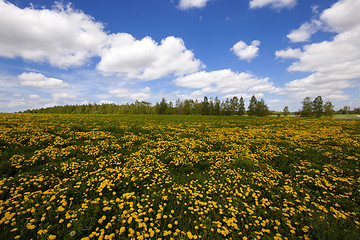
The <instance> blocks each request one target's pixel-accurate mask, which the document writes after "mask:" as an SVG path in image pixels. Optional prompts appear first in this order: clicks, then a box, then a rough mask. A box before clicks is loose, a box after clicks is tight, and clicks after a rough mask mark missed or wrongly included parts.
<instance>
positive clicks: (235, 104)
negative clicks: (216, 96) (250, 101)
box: [230, 96, 239, 115]
mask: <svg viewBox="0 0 360 240" xmlns="http://www.w3.org/2000/svg"><path fill="white" fill-rule="evenodd" d="M238 110H239V99H238V98H237V97H236V96H234V97H233V98H232V99H230V114H231V115H235V114H236V113H237V112H238Z"/></svg>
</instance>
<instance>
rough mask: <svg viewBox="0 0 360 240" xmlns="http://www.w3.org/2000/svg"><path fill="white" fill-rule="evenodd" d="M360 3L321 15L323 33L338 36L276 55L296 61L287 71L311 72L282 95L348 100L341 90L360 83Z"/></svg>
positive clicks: (347, 1)
mask: <svg viewBox="0 0 360 240" xmlns="http://www.w3.org/2000/svg"><path fill="white" fill-rule="evenodd" d="M359 12H360V2H359V1H354V0H342V1H339V2H337V3H336V4H334V5H333V6H332V7H330V8H329V9H326V10H325V11H323V13H322V14H321V15H320V20H321V21H322V23H321V24H322V25H323V29H328V30H329V31H334V32H335V33H336V34H337V35H336V36H335V37H333V39H331V40H328V41H322V42H319V43H312V44H307V45H304V46H303V48H302V50H300V49H287V50H281V51H276V53H275V54H276V56H277V57H283V58H284V57H285V58H290V57H292V58H295V59H296V61H295V62H293V63H292V64H291V65H290V66H289V67H288V70H289V71H299V72H311V74H310V75H309V76H307V77H304V78H302V79H297V80H294V81H292V82H289V83H287V84H286V87H285V89H284V91H285V92H289V93H291V94H293V95H294V96H299V97H300V96H301V97H304V96H317V95H322V96H326V97H328V98H329V99H334V100H344V99H347V98H349V96H348V95H346V94H345V93H344V91H343V89H346V88H350V87H353V85H354V83H356V82H359V79H360V51H359V49H360V41H359V39H360V17H359V15H358V13H359Z"/></svg>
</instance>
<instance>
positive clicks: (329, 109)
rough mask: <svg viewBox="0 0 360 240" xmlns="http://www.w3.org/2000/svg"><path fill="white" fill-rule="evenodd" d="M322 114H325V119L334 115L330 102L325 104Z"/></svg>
mask: <svg viewBox="0 0 360 240" xmlns="http://www.w3.org/2000/svg"><path fill="white" fill-rule="evenodd" d="M324 113H325V116H327V117H331V116H333V115H334V114H335V111H334V105H332V103H331V102H330V101H327V102H325V104H324Z"/></svg>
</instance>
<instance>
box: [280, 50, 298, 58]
mask: <svg viewBox="0 0 360 240" xmlns="http://www.w3.org/2000/svg"><path fill="white" fill-rule="evenodd" d="M300 55H301V49H299V48H295V49H293V48H288V49H286V50H278V51H276V52H275V56H276V57H277V58H299V57H300Z"/></svg>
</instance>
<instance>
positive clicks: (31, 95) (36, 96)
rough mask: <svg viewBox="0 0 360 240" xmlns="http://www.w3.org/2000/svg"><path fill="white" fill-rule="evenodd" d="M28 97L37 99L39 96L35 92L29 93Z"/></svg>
mask: <svg viewBox="0 0 360 240" xmlns="http://www.w3.org/2000/svg"><path fill="white" fill-rule="evenodd" d="M28 97H29V98H31V99H39V98H40V96H39V95H37V94H30V95H29V96H28Z"/></svg>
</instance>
